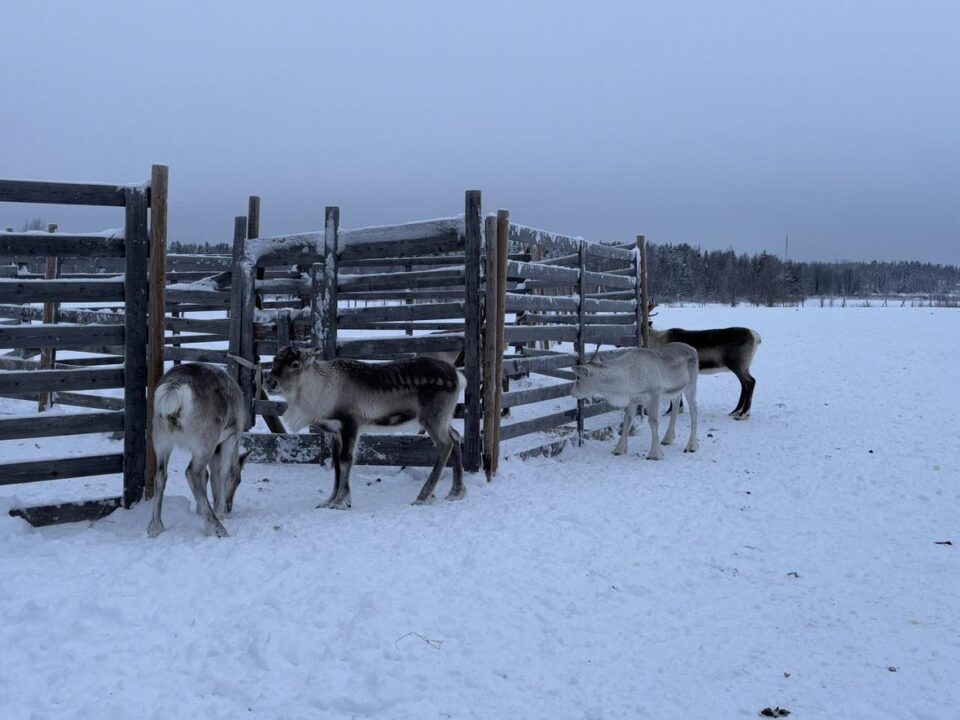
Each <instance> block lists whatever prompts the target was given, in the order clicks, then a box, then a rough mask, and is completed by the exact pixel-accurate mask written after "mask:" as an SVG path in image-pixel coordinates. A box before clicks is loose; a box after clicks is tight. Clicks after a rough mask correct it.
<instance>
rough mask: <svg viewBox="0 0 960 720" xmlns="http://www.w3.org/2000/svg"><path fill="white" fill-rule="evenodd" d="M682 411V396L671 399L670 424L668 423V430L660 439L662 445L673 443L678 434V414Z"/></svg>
mask: <svg viewBox="0 0 960 720" xmlns="http://www.w3.org/2000/svg"><path fill="white" fill-rule="evenodd" d="M679 412H680V396H679V395H678V396H677V397H675V398H673V400H671V401H670V424H669V425H667V432H666V434H665V435H664V436H663V440H661V441H660V444H661V445H672V444H673V440H674V438H675V437H676V436H677V415H678V414H679Z"/></svg>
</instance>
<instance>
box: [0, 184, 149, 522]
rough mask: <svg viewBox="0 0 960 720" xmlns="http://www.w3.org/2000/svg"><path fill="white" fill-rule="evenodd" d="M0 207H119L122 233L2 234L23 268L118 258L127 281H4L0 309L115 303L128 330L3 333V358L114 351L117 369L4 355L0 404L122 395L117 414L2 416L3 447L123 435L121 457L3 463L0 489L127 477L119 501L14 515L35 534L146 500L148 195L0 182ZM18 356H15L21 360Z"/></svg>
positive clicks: (18, 329) (72, 327) (13, 329)
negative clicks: (51, 261) (42, 260)
mask: <svg viewBox="0 0 960 720" xmlns="http://www.w3.org/2000/svg"><path fill="white" fill-rule="evenodd" d="M0 202H15V203H48V204H57V205H87V206H113V207H122V208H124V211H125V227H124V231H123V233H113V234H111V233H100V234H84V235H71V234H66V233H50V234H48V233H36V232H26V233H13V232H4V233H0V256H4V257H8V256H9V257H14V258H21V259H22V262H29V261H31V260H34V259H36V258H37V257H57V258H117V259H119V260H122V261H123V266H124V277H123V279H117V278H115V277H111V278H110V279H103V280H101V279H84V280H82V281H78V280H65V279H30V278H21V277H13V278H2V279H0V304H12V305H21V304H24V303H90V302H94V303H104V304H111V303H112V304H121V305H122V307H123V311H124V323H123V324H122V325H121V324H116V325H99V324H93V325H82V324H72V323H71V324H68V323H63V322H54V323H53V324H44V325H35V324H24V325H13V326H6V325H5V326H2V327H0V349H6V350H7V351H9V350H10V349H18V348H20V349H30V350H35V349H37V348H58V349H66V350H83V349H86V348H92V347H97V348H102V347H104V346H106V347H110V348H112V349H113V352H115V353H116V354H118V355H120V354H122V358H118V360H117V362H121V361H122V365H116V364H115V365H112V366H107V367H96V366H88V365H84V364H82V363H80V362H79V361H78V362H77V363H76V364H75V363H70V362H65V363H55V364H54V367H52V368H49V369H37V368H38V365H37V364H36V363H31V362H30V361H25V360H22V359H20V360H18V358H17V357H16V356H15V355H11V354H9V353H8V354H7V355H5V356H0V360H6V362H3V363H2V364H0V396H2V397H8V398H10V397H12V398H20V399H35V398H36V397H37V395H38V394H43V393H54V394H56V393H68V392H70V391H78V390H94V389H96V390H100V389H107V388H123V409H122V410H116V409H113V410H106V411H97V412H84V413H68V414H60V413H58V414H50V415H47V414H29V415H19V416H14V417H0V440H16V439H23V438H51V437H56V436H68V435H79V434H85V433H99V432H112V431H122V432H123V452H122V453H120V452H116V453H106V454H96V455H79V456H78V455H72V456H66V457H57V456H56V450H55V448H54V447H53V443H51V451H50V456H49V457H47V458H44V459H42V460H31V461H24V462H7V463H0V485H14V484H19V483H29V482H37V481H41V480H62V479H67V478H80V477H90V476H95V475H109V474H114V473H121V472H122V473H123V493H122V495H120V496H117V497H107V498H103V499H100V500H92V501H85V502H74V503H64V504H61V505H49V506H42V507H32V508H20V509H15V510H11V511H10V512H11V514H12V515H19V516H21V517H24V518H25V519H26V520H28V521H29V522H30V523H31V524H34V525H44V524H50V523H57V522H73V521H77V520H84V519H95V518H98V517H102V516H103V515H106V514H109V513H110V512H112V511H113V510H115V509H116V508H117V507H119V506H120V505H123V506H124V507H130V506H131V505H132V504H133V503H135V502H137V501H138V500H139V499H140V498H141V497H142V495H143V489H144V473H145V462H146V443H145V439H146V438H145V430H146V426H147V248H148V233H147V208H148V206H149V188H147V187H142V186H116V185H92V184H79V183H51V182H26V181H20V180H0ZM22 354H23V353H21V355H22Z"/></svg>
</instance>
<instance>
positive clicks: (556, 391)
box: [500, 382, 573, 408]
mask: <svg viewBox="0 0 960 720" xmlns="http://www.w3.org/2000/svg"><path fill="white" fill-rule="evenodd" d="M572 387H573V383H572V382H566V383H557V384H556V385H545V386H544V387H537V388H530V389H529V390H515V391H513V392H508V393H504V394H503V395H502V397H501V399H500V406H501V407H504V408H511V407H517V406H519V405H530V404H532V403H538V402H543V401H544V400H555V399H557V398H564V397H567V396H568V395H569V394H570V388H572Z"/></svg>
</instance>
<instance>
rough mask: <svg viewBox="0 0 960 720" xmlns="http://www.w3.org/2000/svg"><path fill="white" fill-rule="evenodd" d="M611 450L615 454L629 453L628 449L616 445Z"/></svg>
mask: <svg viewBox="0 0 960 720" xmlns="http://www.w3.org/2000/svg"><path fill="white" fill-rule="evenodd" d="M611 452H612V454H614V455H627V454H628V453H627V451H626V450H623V449H621V448H618V447H615V448H614V449H613V450H612V451H611Z"/></svg>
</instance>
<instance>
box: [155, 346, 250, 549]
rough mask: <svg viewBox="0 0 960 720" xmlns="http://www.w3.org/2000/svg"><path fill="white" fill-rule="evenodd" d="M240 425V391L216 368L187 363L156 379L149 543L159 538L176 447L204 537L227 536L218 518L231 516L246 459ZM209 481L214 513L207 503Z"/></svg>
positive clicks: (243, 414) (242, 414) (242, 412)
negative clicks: (186, 459) (184, 461)
mask: <svg viewBox="0 0 960 720" xmlns="http://www.w3.org/2000/svg"><path fill="white" fill-rule="evenodd" d="M245 421H246V411H245V409H244V402H243V394H242V393H241V391H240V387H239V386H238V385H237V383H236V381H235V380H234V379H233V378H231V377H230V376H229V375H227V373H226V372H224V371H223V370H221V369H220V368H218V367H215V366H213V365H206V364H203V363H187V364H184V365H178V366H176V367H174V368H171V369H170V370H168V371H167V373H166V374H164V376H163V377H162V378H160V384H159V385H157V390H156V393H155V394H154V401H153V438H152V441H153V449H154V452H155V453H156V456H157V472H156V476H155V478H154V483H155V494H154V500H153V517H152V519H151V520H150V526H149V527H148V528H147V533H148V534H149V535H150V537H156V536H157V535H159V534H160V533H161V532H163V521H162V520H161V517H160V513H161V511H162V509H163V491H164V489H165V488H166V485H167V464H168V462H169V460H170V453H171V452H172V451H173V448H174V447H175V446H179V447H184V448H186V449H188V450H189V451H190V455H191V457H190V464H189V465H188V466H187V481H188V482H189V484H190V490H191V491H192V492H193V498H194V500H195V501H196V503H197V512H198V513H199V514H200V515H201V516H202V517H203V519H204V529H205V531H206V532H207V534H208V535H216V536H217V537H226V536H227V534H228V533H227V530H226V528H224V527H223V524H222V523H221V522H220V520H219V518H218V517H217V516H218V515H219V516H220V517H223V516H224V515H226V514H227V513H229V512H231V511H232V510H233V498H234V495H235V494H236V492H237V486H238V485H239V484H240V475H241V472H242V470H243V464H244V461H245V460H246V458H247V454H248V453H244V454H242V455H241V453H240V440H241V438H242V436H243V431H244V425H245ZM208 469H209V472H208ZM208 477H209V479H210V484H211V487H212V490H213V504H214V507H213V508H212V507H210V501H209V500H208V499H207V478H208ZM214 508H215V510H216V511H214Z"/></svg>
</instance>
